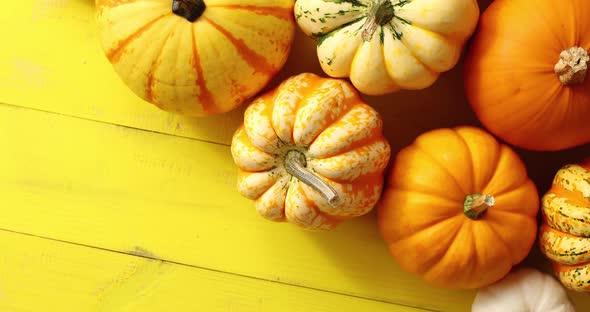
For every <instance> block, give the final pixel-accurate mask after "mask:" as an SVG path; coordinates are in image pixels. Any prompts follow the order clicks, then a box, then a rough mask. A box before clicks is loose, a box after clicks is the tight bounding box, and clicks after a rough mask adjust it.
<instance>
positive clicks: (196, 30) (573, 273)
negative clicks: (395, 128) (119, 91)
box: [96, 0, 590, 311]
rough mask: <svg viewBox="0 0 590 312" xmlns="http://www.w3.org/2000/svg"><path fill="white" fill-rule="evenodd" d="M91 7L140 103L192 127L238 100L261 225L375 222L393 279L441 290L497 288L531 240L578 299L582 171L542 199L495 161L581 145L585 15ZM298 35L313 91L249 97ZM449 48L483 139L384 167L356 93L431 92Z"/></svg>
mask: <svg viewBox="0 0 590 312" xmlns="http://www.w3.org/2000/svg"><path fill="white" fill-rule="evenodd" d="M96 3H97V9H98V23H99V26H100V38H101V42H102V46H103V47H104V50H105V53H106V56H107V57H108V59H109V60H110V61H111V63H112V64H113V66H114V69H115V70H116V72H117V73H118V74H119V76H120V77H121V79H122V80H123V81H124V82H125V83H126V84H127V85H128V86H129V87H130V89H131V90H133V92H135V93H136V94H137V95H138V96H139V97H141V98H143V99H144V100H146V101H147V102H150V103H152V104H154V105H156V106H158V107H160V108H161V109H164V110H167V111H171V112H176V113H180V114H185V115H190V116H209V115H212V114H220V113H225V112H228V111H230V110H233V109H234V108H236V107H238V106H240V105H245V103H248V104H247V105H248V106H247V109H246V111H245V115H244V123H243V125H242V126H241V127H240V128H239V129H237V131H236V133H235V135H234V137H233V141H232V146H231V153H232V155H233V159H234V160H235V163H236V165H237V167H238V168H239V169H238V170H239V175H238V176H239V178H238V179H239V181H238V191H239V192H240V193H241V194H242V195H243V196H246V197H248V198H250V199H252V200H255V202H256V203H255V207H256V211H257V212H258V213H259V214H260V215H262V216H263V217H265V218H267V219H270V220H273V221H288V222H291V223H294V224H297V225H299V226H301V227H303V228H306V229H311V230H330V229H332V228H334V227H335V226H336V225H338V224H339V223H341V222H343V221H345V220H347V219H350V218H353V217H357V216H361V215H364V214H366V213H368V212H369V211H371V210H372V209H373V208H374V207H378V219H379V222H378V223H379V227H380V230H381V233H382V236H383V238H384V240H385V241H386V242H387V244H388V246H389V249H390V251H391V254H392V256H393V257H394V258H395V259H396V260H397V262H398V263H399V265H401V267H402V268H403V269H405V270H407V271H408V272H411V273H414V274H417V275H419V276H421V277H422V278H423V279H425V280H426V281H427V282H429V283H432V284H433V285H437V286H440V287H452V288H481V287H485V286H489V285H492V284H494V283H497V282H498V281H500V280H502V278H504V277H505V276H506V275H507V274H508V273H509V272H510V271H511V269H512V267H513V266H515V265H516V264H518V263H520V262H521V261H522V260H523V259H524V258H525V257H526V256H527V255H528V253H529V252H530V250H531V248H532V246H533V244H534V242H535V240H536V239H537V233H540V234H539V238H538V239H539V242H540V246H541V249H542V252H543V253H544V254H545V255H546V256H547V257H548V258H549V259H550V260H551V261H552V263H554V271H555V273H556V275H557V276H558V278H559V281H561V283H562V284H563V285H564V286H566V287H567V288H570V289H575V290H579V291H585V290H589V289H590V264H589V261H590V238H589V237H590V162H582V163H580V164H572V165H568V166H564V167H563V169H561V170H559V172H557V174H556V176H555V180H554V184H553V187H552V188H551V190H549V191H548V193H547V194H545V195H544V196H543V198H542V200H540V199H539V194H538V192H537V189H536V187H535V185H534V184H533V182H532V181H531V180H530V179H529V177H528V175H527V172H526V169H525V165H524V163H523V162H522V161H521V159H520V158H519V156H518V155H517V154H516V153H515V152H514V151H513V150H512V148H511V147H510V146H509V145H512V146H516V147H519V148H523V149H528V150H535V151H558V150H564V149H568V148H571V147H575V146H579V145H582V144H586V143H588V142H590V120H589V117H590V78H589V79H585V78H586V76H587V72H586V71H587V68H588V61H589V57H588V50H589V49H590V24H589V23H587V22H586V21H585V20H584V17H585V15H587V13H588V12H590V1H588V0H567V1H553V0H496V1H494V2H493V3H492V4H491V5H490V6H489V8H488V9H487V10H485V12H483V13H482V14H481V15H480V8H479V5H478V3H477V1H476V0H445V1H443V0H297V1H294V0H250V1H243V0H121V1H112V0H96ZM523 20H526V22H523ZM297 26H298V27H300V29H301V30H302V31H303V32H304V33H305V34H307V35H309V36H312V37H313V38H316V39H317V56H318V61H319V63H320V64H321V68H322V69H323V71H324V73H325V74H326V76H325V77H321V76H319V75H318V74H312V73H301V74H299V75H296V76H294V77H291V78H288V79H286V80H285V81H284V82H282V83H281V84H280V85H279V86H278V87H276V88H275V89H273V90H271V91H268V92H265V93H263V94H260V93H261V90H262V89H263V88H264V87H265V86H266V85H267V84H268V83H269V81H270V80H271V78H273V77H274V76H275V75H276V74H277V73H278V72H279V71H280V70H281V68H282V67H283V65H284V64H285V62H286V60H287V57H288V55H289V52H290V49H291V45H292V43H293V38H294V34H295V30H296V27H297ZM469 40H471V41H470V42H469V43H468V41H469ZM464 48H466V50H467V51H466V60H465V62H466V66H465V68H466V70H465V72H464V80H465V91H466V95H467V98H468V100H469V103H470V104H471V107H472V108H473V110H474V112H475V113H476V115H477V117H478V118H479V120H480V121H481V123H482V124H483V126H484V127H485V128H486V129H487V131H489V132H487V131H486V130H484V129H479V128H474V127H463V126H460V127H457V128H453V129H438V130H434V131H430V132H427V133H423V134H422V135H420V136H419V137H418V138H417V139H416V140H415V142H413V143H412V144H411V145H409V146H407V147H406V148H404V149H403V150H401V151H400V152H399V153H397V155H395V157H392V156H393V155H391V150H390V146H389V144H388V142H387V140H386V139H385V137H384V136H383V134H382V126H383V124H382V120H381V117H380V115H379V113H377V111H376V110H374V109H373V108H372V107H371V106H369V105H368V104H366V103H364V102H363V100H362V98H361V97H360V94H361V93H362V94H367V95H385V94H389V93H392V92H395V91H397V90H401V89H405V90H420V89H425V88H428V87H429V86H431V85H432V84H434V83H435V81H436V80H437V78H438V77H439V75H441V74H442V73H444V72H446V71H448V70H450V69H452V68H453V67H454V66H455V65H456V64H457V62H458V60H459V58H460V56H461V54H462V51H463V49H464ZM589 75H590V74H589ZM496 137H497V138H498V139H496ZM501 141H505V143H501ZM390 160H392V161H391V162H390ZM564 165H565V164H564ZM385 176H386V177H387V178H385ZM539 206H541V207H542V214H541V216H542V224H541V225H540V226H539V225H538V224H537V216H538V213H539ZM539 228H540V230H539ZM433 240H435V241H436V243H429V242H431V241H433ZM532 278H535V277H532ZM539 278H540V277H539ZM539 280H542V278H540V279H539ZM474 307H475V305H474ZM546 308H548V307H546ZM508 310H510V309H508ZM508 310H506V311H508ZM512 310H513V309H512Z"/></svg>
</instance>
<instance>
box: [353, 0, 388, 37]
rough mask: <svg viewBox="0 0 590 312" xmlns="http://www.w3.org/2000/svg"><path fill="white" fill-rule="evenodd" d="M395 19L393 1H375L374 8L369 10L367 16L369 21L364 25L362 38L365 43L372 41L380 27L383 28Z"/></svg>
mask: <svg viewBox="0 0 590 312" xmlns="http://www.w3.org/2000/svg"><path fill="white" fill-rule="evenodd" d="M394 17H395V9H394V5H393V4H392V3H391V0H377V1H373V4H372V6H371V7H370V8H369V13H368V14H367V20H366V22H365V24H364V25H363V27H362V28H363V32H362V33H361V36H362V38H363V40H364V41H371V38H373V34H375V31H376V30H377V28H378V27H380V26H383V25H385V24H387V23H389V22H391V20H392V19H393V18H394Z"/></svg>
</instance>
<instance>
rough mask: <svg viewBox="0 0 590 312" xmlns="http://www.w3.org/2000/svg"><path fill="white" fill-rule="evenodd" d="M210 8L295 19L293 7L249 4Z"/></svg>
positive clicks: (220, 5) (219, 5)
mask: <svg viewBox="0 0 590 312" xmlns="http://www.w3.org/2000/svg"><path fill="white" fill-rule="evenodd" d="M209 8H223V9H228V10H246V11H249V12H252V13H254V14H256V15H263V16H274V17H276V18H278V19H282V20H286V21H289V20H292V19H293V14H292V13H293V6H291V7H288V8H285V7H261V6H256V5H247V4H218V5H210V6H209Z"/></svg>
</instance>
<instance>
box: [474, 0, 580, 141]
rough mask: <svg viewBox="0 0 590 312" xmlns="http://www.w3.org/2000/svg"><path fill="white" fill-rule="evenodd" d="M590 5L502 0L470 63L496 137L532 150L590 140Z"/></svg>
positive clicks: (483, 24)
mask: <svg viewBox="0 0 590 312" xmlns="http://www.w3.org/2000/svg"><path fill="white" fill-rule="evenodd" d="M589 13H590V1H588V0H564V1H555V0H535V1H532V0H496V1H494V2H492V4H491V5H490V6H489V7H488V9H487V10H486V11H485V12H484V13H483V15H482V16H481V19H480V24H479V27H478V30H477V32H476V34H475V36H474V38H473V43H472V46H471V47H470V49H469V51H468V53H467V58H466V62H465V86H466V91H467V96H468V99H469V102H470V103H471V105H472V106H473V110H474V111H475V113H476V114H477V116H478V117H479V119H480V120H481V122H482V123H483V125H484V126H485V127H486V128H487V129H489V130H490V131H491V132H492V133H494V134H496V135H497V136H499V137H501V138H502V139H503V140H505V141H507V142H508V143H510V144H512V145H516V146H519V147H522V148H526V149H531V150H562V149H566V148H570V147H574V146H577V145H581V144H584V143H587V142H590V122H589V121H588V116H590V77H587V76H588V73H587V69H588V64H587V62H588V60H589V59H590V58H589V56H588V51H589V50H590V22H588V14H589Z"/></svg>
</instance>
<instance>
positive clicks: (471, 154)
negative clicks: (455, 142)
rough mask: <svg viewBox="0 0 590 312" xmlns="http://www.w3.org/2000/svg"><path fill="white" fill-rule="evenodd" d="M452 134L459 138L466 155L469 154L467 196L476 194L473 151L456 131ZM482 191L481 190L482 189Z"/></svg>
mask: <svg viewBox="0 0 590 312" xmlns="http://www.w3.org/2000/svg"><path fill="white" fill-rule="evenodd" d="M453 134H454V135H455V136H456V137H457V138H459V141H460V142H462V143H463V145H464V146H465V149H466V150H467V154H469V165H470V167H471V191H470V192H469V193H468V194H471V193H477V192H479V190H476V189H475V163H474V158H473V151H472V150H471V146H469V144H468V143H467V140H465V138H464V137H463V136H462V135H461V134H460V133H458V132H457V131H453ZM482 191H483V189H482Z"/></svg>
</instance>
